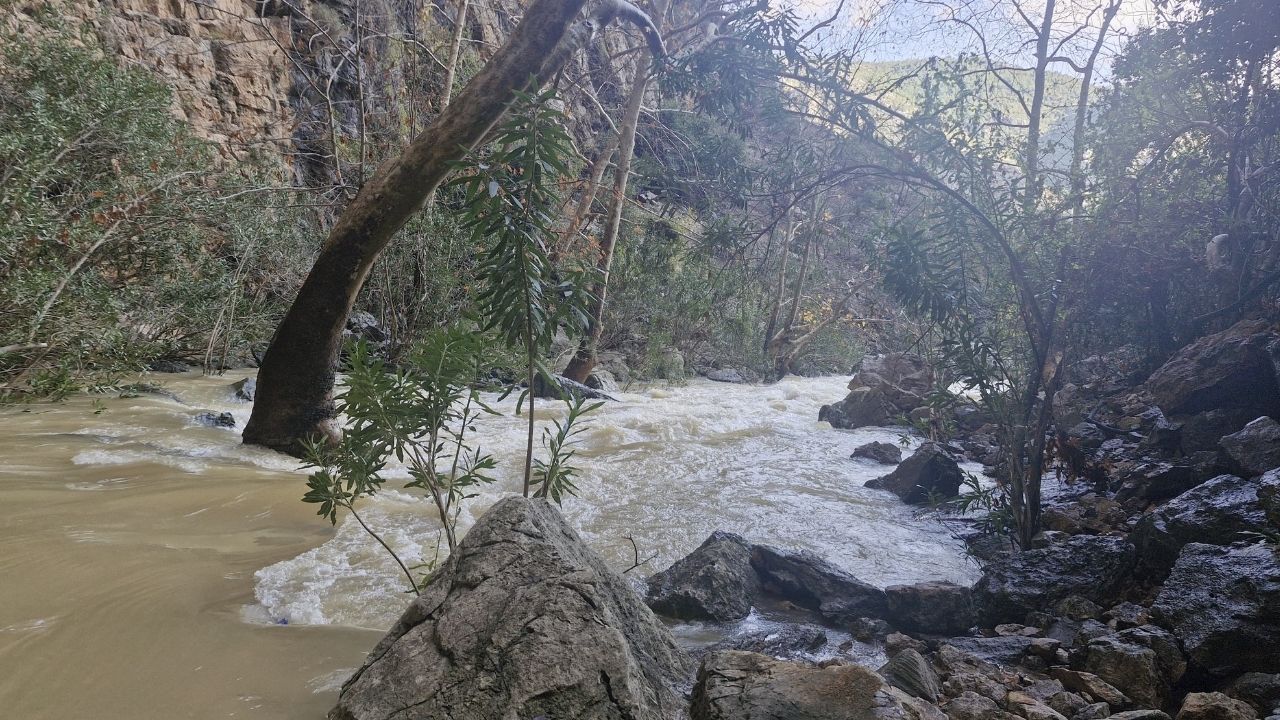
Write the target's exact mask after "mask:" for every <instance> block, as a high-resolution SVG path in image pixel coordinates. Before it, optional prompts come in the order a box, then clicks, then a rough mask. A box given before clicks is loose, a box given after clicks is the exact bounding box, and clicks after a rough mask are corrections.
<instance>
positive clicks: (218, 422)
mask: <svg viewBox="0 0 1280 720" xmlns="http://www.w3.org/2000/svg"><path fill="white" fill-rule="evenodd" d="M195 423H196V424H197V425H204V426H205V427H225V428H233V427H235V426H236V417H235V416H234V415H232V414H231V413H229V412H222V413H219V412H212V411H208V412H202V413H199V414H197V415H196V416H195Z"/></svg>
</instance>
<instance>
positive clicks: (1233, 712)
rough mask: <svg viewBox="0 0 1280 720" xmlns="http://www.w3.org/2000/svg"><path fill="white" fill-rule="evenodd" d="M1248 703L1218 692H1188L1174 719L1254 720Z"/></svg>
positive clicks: (1254, 714) (1254, 716)
mask: <svg viewBox="0 0 1280 720" xmlns="http://www.w3.org/2000/svg"><path fill="white" fill-rule="evenodd" d="M1257 717H1258V714H1257V713H1256V712H1254V711H1253V708H1251V707H1249V704H1248V703H1246V702H1242V701H1240V700H1236V699H1234V698H1230V697H1227V696H1226V695H1223V694H1222V693H1220V692H1207V693H1189V694H1188V695H1187V697H1186V698H1185V699H1183V701H1182V709H1181V710H1179V711H1178V715H1177V718H1176V719H1175V720H1255V718H1257Z"/></svg>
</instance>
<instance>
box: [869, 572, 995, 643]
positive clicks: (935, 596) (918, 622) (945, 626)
mask: <svg viewBox="0 0 1280 720" xmlns="http://www.w3.org/2000/svg"><path fill="white" fill-rule="evenodd" d="M884 594H885V599H886V600H887V602H888V609H889V617H888V620H889V621H890V622H892V623H893V624H894V625H895V626H897V627H899V628H902V629H903V630H909V631H911V632H919V633H929V634H936V635H959V634H961V633H964V632H968V630H969V628H971V627H973V625H974V623H975V622H976V621H977V618H976V617H975V615H974V612H973V593H972V591H970V589H969V588H967V587H965V586H963V585H956V584H955V583H949V582H945V581H932V582H923V583H918V584H916V585H890V586H889V587H887V588H885V589H884Z"/></svg>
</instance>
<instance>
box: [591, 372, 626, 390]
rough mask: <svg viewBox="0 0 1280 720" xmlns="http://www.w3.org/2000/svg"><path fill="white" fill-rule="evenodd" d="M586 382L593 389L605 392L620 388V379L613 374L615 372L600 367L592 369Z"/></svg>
mask: <svg viewBox="0 0 1280 720" xmlns="http://www.w3.org/2000/svg"><path fill="white" fill-rule="evenodd" d="M585 384H586V386H587V387H589V388H591V389H592V390H599V391H601V392H605V393H614V392H618V390H619V388H618V380H617V378H615V377H614V376H613V373H611V372H609V371H608V370H601V369H599V368H597V369H595V370H592V371H591V374H590V375H588V376H587V382H586V383H585Z"/></svg>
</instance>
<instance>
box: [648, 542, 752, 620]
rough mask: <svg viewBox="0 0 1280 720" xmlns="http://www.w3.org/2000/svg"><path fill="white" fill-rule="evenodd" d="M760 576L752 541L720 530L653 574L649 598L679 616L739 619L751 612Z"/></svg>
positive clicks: (668, 613) (652, 603)
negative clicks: (752, 563) (756, 569)
mask: <svg viewBox="0 0 1280 720" xmlns="http://www.w3.org/2000/svg"><path fill="white" fill-rule="evenodd" d="M759 592H760V580H759V578H758V577H757V576H756V571H755V568H753V567H752V566H751V546H750V545H748V544H747V541H746V540H743V539H742V537H741V536H739V535H735V534H733V533H727V532H721V531H719V530H717V531H716V532H714V533H712V534H711V536H710V537H708V538H707V539H706V541H704V542H703V543H702V544H701V545H699V546H698V549H697V550H694V551H693V552H692V553H689V555H687V556H685V557H684V558H682V559H680V560H677V561H676V562H675V564H673V565H672V566H671V567H669V568H667V569H666V570H663V571H662V572H660V573H657V574H656V575H654V576H652V577H650V578H649V592H648V594H647V596H646V598H645V602H647V603H648V604H649V607H651V608H653V610H654V612H657V613H660V614H662V615H666V616H668V617H673V618H679V619H681V620H737V619H739V618H744V617H746V616H747V614H748V613H750V612H751V606H752V604H753V603H754V602H755V599H756V595H758V594H759Z"/></svg>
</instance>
